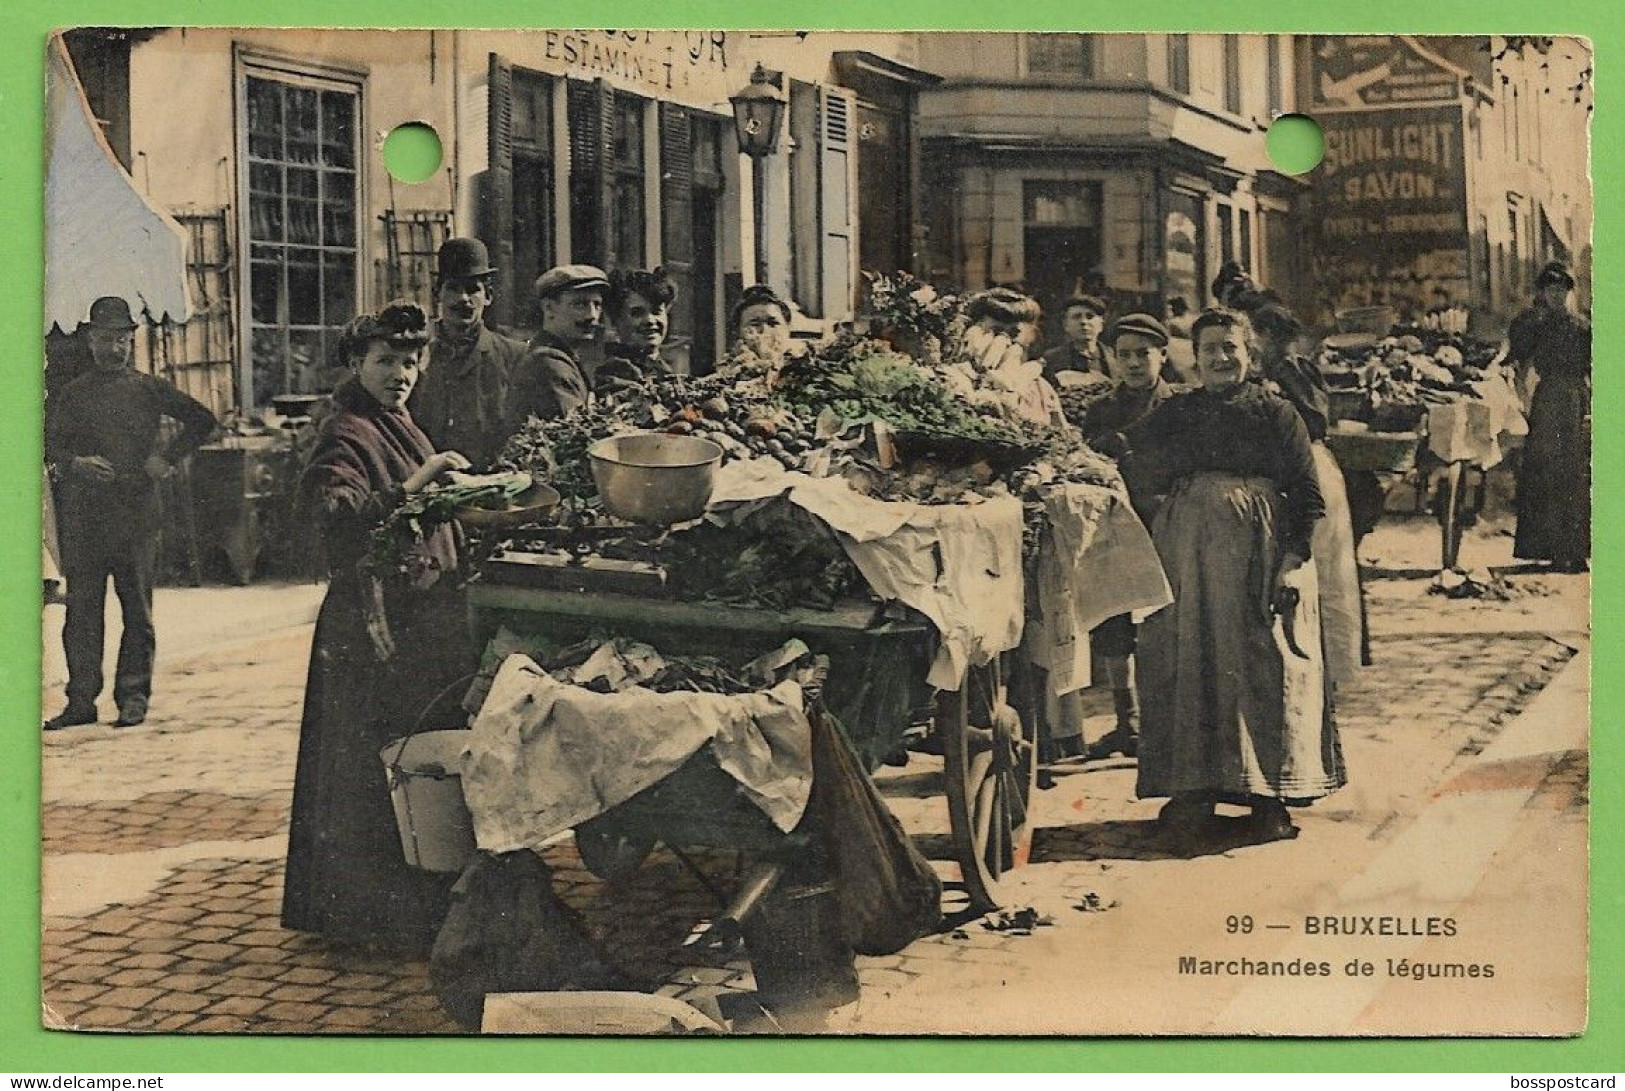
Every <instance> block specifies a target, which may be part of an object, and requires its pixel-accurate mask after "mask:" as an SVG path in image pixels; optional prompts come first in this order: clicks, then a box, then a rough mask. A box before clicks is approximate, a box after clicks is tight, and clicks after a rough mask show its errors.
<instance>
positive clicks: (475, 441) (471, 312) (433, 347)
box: [407, 238, 525, 468]
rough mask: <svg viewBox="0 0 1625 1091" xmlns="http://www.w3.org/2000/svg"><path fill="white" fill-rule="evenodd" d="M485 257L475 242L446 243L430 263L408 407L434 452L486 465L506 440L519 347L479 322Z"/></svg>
mask: <svg viewBox="0 0 1625 1091" xmlns="http://www.w3.org/2000/svg"><path fill="white" fill-rule="evenodd" d="M495 272H496V270H495V269H493V268H492V267H491V260H490V256H489V254H488V253H487V251H486V249H485V243H483V242H481V241H480V240H479V239H462V238H457V239H447V240H446V242H445V244H444V245H442V246H441V247H440V253H439V255H438V257H437V258H436V261H435V306H436V308H437V315H438V317H437V320H436V321H435V323H434V333H433V337H432V338H431V340H430V341H429V350H428V352H427V354H426V356H425V359H424V364H423V376H422V379H421V380H420V381H419V382H418V385H417V387H416V389H414V390H413V391H412V397H411V399H410V400H409V401H408V402H407V409H408V411H410V412H411V414H412V419H413V420H414V421H416V422H417V425H418V427H419V428H421V429H422V430H423V433H424V435H426V436H428V437H429V441H430V442H431V443H433V444H434V447H435V450H437V451H458V452H461V453H462V454H463V455H464V456H465V457H467V458H468V460H469V462H470V463H471V464H473V465H475V466H478V467H481V468H484V467H487V466H489V465H490V464H491V461H492V460H493V459H494V458H495V457H496V455H497V453H498V452H499V451H501V450H502V445H503V444H504V443H505V442H507V439H508V434H509V433H508V427H507V425H508V415H507V398H508V387H509V384H510V382H511V381H512V375H513V371H514V369H515V368H516V367H518V366H519V362H520V360H521V359H523V358H524V355H525V345H524V343H523V342H520V341H515V340H514V339H513V338H511V337H504V336H502V335H501V334H499V333H497V332H496V331H495V330H492V329H491V328H489V327H488V326H486V324H485V309H486V308H487V307H489V306H490V305H491V274H493V273H495Z"/></svg>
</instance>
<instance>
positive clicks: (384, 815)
mask: <svg viewBox="0 0 1625 1091" xmlns="http://www.w3.org/2000/svg"><path fill="white" fill-rule="evenodd" d="M361 595H362V588H361V585H360V584H359V582H358V581H356V580H354V579H342V578H341V579H335V580H334V581H333V583H332V585H331V586H330V587H329V589H328V592H327V598H326V599H325V600H324V601H323V603H322V609H321V613H320V615H319V616H318V617H317V620H316V634H315V640H314V643H313V645H312V647H311V655H310V674H309V676H308V680H307V682H306V685H305V708H304V719H303V722H302V723H301V725H300V729H299V764H298V770H297V772H296V773H295V776H294V789H293V819H292V823H291V826H290V828H289V831H288V862H287V869H286V872H285V875H284V879H283V895H282V923H283V925H284V926H285V927H288V928H293V929H297V930H299V931H303V932H319V933H322V934H323V935H324V936H326V937H327V938H328V939H330V940H333V941H336V942H339V943H358V944H370V945H375V946H380V947H387V948H393V949H398V950H403V951H412V952H427V950H428V949H429V947H430V946H432V944H433V942H434V937H435V933H436V932H437V931H438V930H439V928H440V924H441V921H442V920H443V919H444V918H445V914H446V910H447V908H448V907H449V905H450V889H451V884H452V882H454V881H455V880H456V876H454V875H438V874H433V873H430V872H425V871H419V870H417V869H415V868H412V867H409V866H408V865H407V863H406V859H405V856H404V855H403V853H402V851H401V842H400V835H399V832H398V829H397V827H396V823H395V813H394V810H393V808H392V807H391V804H390V799H389V785H388V783H387V777H386V773H385V770H384V764H383V761H382V760H381V759H380V758H379V751H380V750H381V749H382V748H383V746H384V744H386V743H388V742H389V741H390V740H392V739H396V738H400V737H401V736H403V735H409V734H413V733H414V732H415V731H417V730H431V729H435V728H441V727H447V726H460V725H457V724H456V719H457V716H458V712H457V709H458V704H457V699H456V698H457V697H460V694H459V695H456V696H455V697H451V698H448V699H447V700H446V701H444V702H442V704H441V706H440V707H441V708H442V710H448V709H449V712H447V711H442V713H441V715H439V716H438V717H435V718H433V719H431V720H430V721H428V722H424V723H423V724H422V725H421V728H420V727H419V724H418V721H419V718H420V717H421V716H422V714H423V712H424V710H425V708H426V707H427V706H428V705H429V703H430V702H431V701H433V700H434V699H435V697H436V696H438V695H439V694H441V693H442V692H444V691H445V690H446V688H447V687H448V686H452V685H453V684H454V683H455V682H456V681H457V680H458V679H459V678H460V677H463V676H464V675H466V674H467V673H468V671H469V670H470V669H471V666H470V664H471V661H472V656H471V653H470V652H469V642H468V636H467V632H466V621H465V613H464V607H463V603H462V596H461V595H460V594H456V593H449V592H440V591H430V592H425V593H417V594H401V595H391V596H390V601H389V602H388V604H387V609H388V613H389V620H390V631H391V634H392V635H393V637H394V640H395V645H396V652H395V656H394V658H393V659H392V660H391V661H389V662H388V663H379V662H378V661H377V658H376V657H375V655H374V653H373V650H372V643H371V641H370V640H369V639H368V637H367V633H366V629H365V622H364V620H363V614H362V610H361ZM448 717H449V721H450V722H448Z"/></svg>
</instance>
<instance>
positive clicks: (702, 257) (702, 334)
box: [660, 102, 722, 374]
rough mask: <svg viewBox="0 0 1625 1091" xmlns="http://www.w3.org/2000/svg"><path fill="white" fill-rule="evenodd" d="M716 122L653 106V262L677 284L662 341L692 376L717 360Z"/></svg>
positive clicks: (682, 110) (718, 126)
mask: <svg viewBox="0 0 1625 1091" xmlns="http://www.w3.org/2000/svg"><path fill="white" fill-rule="evenodd" d="M721 192H722V121H721V120H720V119H718V118H715V117H711V116H709V115H707V114H702V113H699V112H698V111H695V110H692V109H689V108H688V107H685V106H678V105H676V104H675V103H670V102H662V103H661V104H660V264H661V265H662V266H663V267H664V268H665V270H666V272H667V273H668V274H669V275H670V276H671V279H672V282H673V283H675V284H676V285H677V301H676V302H675V303H674V304H673V305H672V311H671V328H670V333H669V336H668V343H669V344H670V345H671V346H672V350H673V351H672V355H673V356H674V357H681V356H682V355H683V354H684V353H686V354H687V357H688V364H689V368H690V370H691V371H692V372H694V373H695V374H703V373H704V372H706V371H708V370H710V366H711V364H712V362H713V361H714V360H715V358H716V354H717V347H718V346H717V329H716V326H717V323H716V313H715V311H716V246H717V237H716V227H717V205H718V196H719V195H720V194H721Z"/></svg>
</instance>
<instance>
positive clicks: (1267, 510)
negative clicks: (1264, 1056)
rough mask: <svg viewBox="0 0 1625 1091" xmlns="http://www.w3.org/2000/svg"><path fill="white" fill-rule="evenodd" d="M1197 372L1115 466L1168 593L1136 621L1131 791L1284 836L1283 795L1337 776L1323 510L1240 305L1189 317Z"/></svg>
mask: <svg viewBox="0 0 1625 1091" xmlns="http://www.w3.org/2000/svg"><path fill="white" fill-rule="evenodd" d="M1192 335H1193V340H1194V342H1195V346H1196V366H1197V372H1198V376H1199V378H1200V380H1201V386H1200V387H1199V388H1197V389H1195V390H1192V391H1189V392H1185V393H1179V394H1175V395H1174V396H1172V397H1171V398H1169V399H1168V400H1167V401H1165V402H1163V403H1162V404H1161V405H1160V406H1158V407H1157V408H1156V409H1155V410H1154V411H1153V412H1152V413H1151V414H1150V415H1149V416H1147V417H1146V418H1145V419H1144V420H1142V421H1140V422H1139V423H1138V424H1137V425H1135V426H1133V427H1131V428H1130V429H1129V430H1128V431H1127V433H1126V436H1125V441H1126V443H1127V446H1128V453H1127V454H1126V456H1125V458H1124V462H1123V474H1124V478H1125V480H1126V481H1127V483H1128V486H1129V489H1130V490H1131V493H1132V494H1133V496H1134V499H1135V504H1136V506H1137V507H1139V508H1141V509H1142V510H1150V509H1153V508H1154V509H1155V517H1154V519H1153V520H1152V530H1151V534H1152V538H1153V540H1154V541H1155V542H1156V547H1157V553H1158V555H1159V557H1160V558H1161V560H1162V565H1163V570H1164V571H1165V572H1166V573H1167V576H1168V583H1169V586H1170V587H1171V588H1172V590H1173V595H1174V601H1173V604H1172V605H1171V606H1168V607H1166V608H1164V609H1162V610H1160V611H1158V612H1157V613H1155V614H1153V615H1151V616H1150V617H1149V618H1147V619H1146V620H1145V622H1144V623H1143V624H1142V625H1141V627H1140V632H1139V648H1138V659H1139V663H1138V666H1139V679H1138V681H1139V692H1140V704H1141V714H1142V725H1141V741H1140V747H1139V782H1138V785H1137V790H1138V793H1139V795H1140V796H1141V797H1142V798H1153V797H1169V802H1168V804H1167V805H1166V806H1164V807H1163V809H1162V812H1161V815H1160V821H1161V822H1162V823H1163V824H1164V826H1166V827H1167V828H1168V829H1169V832H1170V834H1171V835H1172V836H1173V837H1174V838H1175V839H1177V840H1179V841H1182V842H1184V843H1185V844H1186V845H1191V844H1193V843H1195V842H1196V841H1198V840H1199V838H1200V837H1201V835H1202V834H1203V833H1204V832H1205V830H1206V829H1207V828H1208V826H1209V823H1210V821H1211V819H1212V817H1213V813H1214V806H1215V804H1216V803H1218V802H1221V801H1223V802H1229V803H1240V804H1244V805H1246V806H1248V807H1249V808H1250V809H1251V816H1250V819H1249V821H1250V823H1251V825H1252V826H1253V827H1254V830H1253V833H1254V836H1255V837H1256V838H1257V839H1259V840H1270V839H1278V838H1284V837H1292V836H1295V834H1296V832H1297V830H1296V828H1295V827H1294V826H1293V824H1292V820H1291V818H1290V817H1289V816H1288V813H1287V810H1286V804H1287V803H1289V802H1299V803H1301V802H1306V801H1308V800H1310V799H1313V798H1315V797H1318V796H1323V795H1326V794H1327V793H1329V792H1331V791H1333V790H1335V789H1336V788H1338V787H1340V786H1341V785H1342V784H1343V783H1344V782H1345V779H1346V777H1345V774H1344V769H1343V756H1342V750H1341V747H1340V746H1339V743H1338V738H1337V732H1336V728H1335V726H1334V724H1333V722H1332V720H1331V717H1330V716H1329V715H1328V709H1327V700H1326V687H1325V679H1324V675H1323V665H1322V656H1321V647H1320V633H1319V627H1318V617H1319V612H1318V609H1317V606H1318V598H1317V593H1316V590H1317V589H1316V582H1315V566H1314V565H1313V564H1312V563H1309V557H1310V544H1309V543H1310V537H1311V534H1312V532H1313V528H1314V525H1315V521H1316V520H1317V519H1319V518H1320V517H1321V515H1322V514H1323V513H1324V506H1323V503H1322V500H1321V494H1320V488H1319V486H1318V484H1317V481H1316V473H1315V461H1314V456H1313V455H1312V454H1311V453H1310V449H1309V434H1308V431H1307V430H1306V429H1305V427H1304V423H1303V420H1302V419H1301V418H1300V417H1299V415H1298V413H1297V412H1296V411H1295V410H1294V409H1293V407H1292V405H1291V403H1289V402H1288V401H1286V400H1285V399H1284V398H1282V397H1280V396H1279V395H1277V394H1274V393H1272V392H1270V391H1268V390H1266V389H1265V388H1264V387H1262V386H1260V385H1259V384H1256V383H1249V382H1245V381H1244V380H1245V379H1246V377H1247V374H1248V372H1249V371H1250V370H1251V369H1252V368H1253V366H1254V355H1253V354H1254V348H1253V345H1254V340H1253V332H1252V328H1251V325H1250V324H1249V323H1248V321H1247V319H1246V317H1245V316H1243V315H1241V314H1239V313H1237V312H1234V311H1226V310H1211V311H1207V312H1204V313H1203V314H1202V315H1201V316H1200V317H1199V318H1197V320H1196V321H1195V323H1193V325H1192Z"/></svg>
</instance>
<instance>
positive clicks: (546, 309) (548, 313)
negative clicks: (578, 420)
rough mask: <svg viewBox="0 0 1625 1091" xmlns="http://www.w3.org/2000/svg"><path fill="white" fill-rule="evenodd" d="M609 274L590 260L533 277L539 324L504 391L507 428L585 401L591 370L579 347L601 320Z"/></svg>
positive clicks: (547, 417) (548, 416) (560, 413)
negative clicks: (583, 362) (583, 263)
mask: <svg viewBox="0 0 1625 1091" xmlns="http://www.w3.org/2000/svg"><path fill="white" fill-rule="evenodd" d="M608 287H609V277H608V276H606V275H605V274H604V271H603V270H602V269H599V268H597V267H595V266H592V265H560V266H558V267H557V268H554V269H549V270H548V271H547V272H545V273H543V274H542V275H541V276H540V277H538V278H537V279H536V302H537V306H538V307H539V308H540V309H541V317H542V328H541V330H540V331H539V332H538V333H537V334H536V336H535V337H533V338H531V340H530V345H529V347H528V348H527V350H526V352H525V358H524V359H523V360H522V361H520V364H519V367H518V368H517V370H516V371H515V373H514V377H513V383H512V385H511V386H510V387H509V391H508V417H509V428H510V430H514V429H517V428H519V427H520V426H522V425H523V424H524V423H525V421H526V420H527V419H528V418H530V417H536V418H539V419H541V420H553V419H555V418H557V417H562V416H564V415H565V414H566V413H569V412H571V411H573V410H575V409H576V408H578V407H579V406H581V405H583V404H585V403H586V401H587V398H588V394H589V392H590V391H591V390H592V379H593V376H592V374H591V373H590V372H589V371H588V369H587V368H586V367H584V366H583V365H582V363H581V359H580V356H579V353H580V351H581V349H582V347H583V346H585V345H587V344H590V343H591V342H592V339H593V338H594V337H596V336H597V335H598V330H599V328H600V327H601V326H602V325H603V321H604V292H605V290H606V289H607V288H608Z"/></svg>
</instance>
